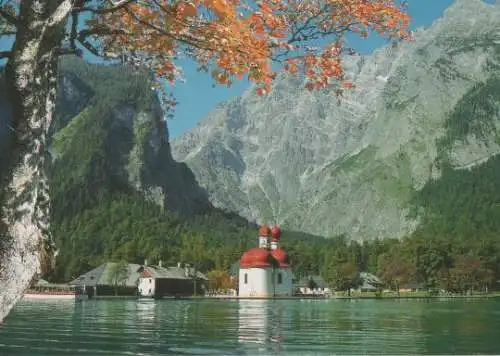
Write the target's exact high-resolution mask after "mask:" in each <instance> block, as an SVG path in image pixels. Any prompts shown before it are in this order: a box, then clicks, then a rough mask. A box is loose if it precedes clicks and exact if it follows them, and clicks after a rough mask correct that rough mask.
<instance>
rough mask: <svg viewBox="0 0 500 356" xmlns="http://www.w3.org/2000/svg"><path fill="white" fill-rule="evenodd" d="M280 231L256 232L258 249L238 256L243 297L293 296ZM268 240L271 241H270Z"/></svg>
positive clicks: (275, 229) (240, 289)
mask: <svg viewBox="0 0 500 356" xmlns="http://www.w3.org/2000/svg"><path fill="white" fill-rule="evenodd" d="M279 238H280V229H279V228H278V227H277V226H274V227H273V228H272V230H270V229H269V227H268V226H267V225H262V226H261V228H260V229H259V247H256V248H253V249H251V250H249V251H247V252H245V253H244V254H243V255H242V256H241V260H240V270H239V278H238V280H239V292H238V295H239V296H240V297H243V298H273V297H277V296H291V295H292V271H291V268H290V262H289V259H288V254H287V253H286V252H285V251H284V250H283V249H282V248H280V247H279ZM270 240H271V241H270Z"/></svg>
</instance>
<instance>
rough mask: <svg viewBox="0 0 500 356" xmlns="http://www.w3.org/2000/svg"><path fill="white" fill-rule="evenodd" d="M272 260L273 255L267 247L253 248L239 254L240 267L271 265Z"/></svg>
mask: <svg viewBox="0 0 500 356" xmlns="http://www.w3.org/2000/svg"><path fill="white" fill-rule="evenodd" d="M273 262H274V261H273V256H272V255H271V253H270V252H269V251H268V250H267V249H265V248H253V249H251V250H249V251H247V252H245V253H244V254H243V255H242V256H241V259H240V267H241V268H251V267H272V266H273Z"/></svg>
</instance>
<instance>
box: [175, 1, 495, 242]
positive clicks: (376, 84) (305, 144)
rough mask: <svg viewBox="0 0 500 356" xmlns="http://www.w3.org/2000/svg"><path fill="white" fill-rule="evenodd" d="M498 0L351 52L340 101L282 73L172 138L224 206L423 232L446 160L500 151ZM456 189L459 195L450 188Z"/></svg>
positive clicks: (372, 231) (319, 226)
mask: <svg viewBox="0 0 500 356" xmlns="http://www.w3.org/2000/svg"><path fill="white" fill-rule="evenodd" d="M499 18H500V4H498V3H497V4H495V5H492V4H486V3H485V2H483V1H481V0H457V1H456V2H455V3H454V4H453V5H452V6H451V7H450V8H449V9H447V11H446V12H445V14H444V16H443V17H442V18H441V19H439V20H437V21H436V22H435V23H434V24H433V25H432V26H430V27H429V28H427V29H425V30H419V31H417V32H416V34H415V41H413V42H411V43H407V44H404V45H402V46H399V47H397V48H395V47H393V46H389V47H385V48H381V49H379V50H377V51H375V52H374V53H373V54H372V55H370V56H351V57H347V58H345V66H346V69H347V72H348V73H349V74H350V76H351V77H352V78H353V80H354V84H355V85H356V89H355V90H353V91H352V92H350V93H349V94H347V95H346V96H345V97H344V98H343V99H342V101H341V103H340V104H339V103H338V102H337V101H336V100H335V99H334V98H333V97H332V94H331V93H328V92H309V91H308V90H305V89H304V88H303V87H304V86H303V83H304V80H303V78H300V77H288V76H282V77H281V78H280V79H279V80H278V82H277V83H276V85H275V86H274V90H273V92H272V93H271V94H269V95H268V96H267V97H265V98H264V99H262V98H259V97H257V96H256V95H255V94H254V92H253V90H249V91H248V92H246V93H245V94H244V95H243V96H242V97H239V98H237V99H234V100H230V101H228V102H225V103H223V104H221V105H219V106H218V107H217V108H216V109H215V110H213V112H212V113H210V114H209V115H208V117H207V118H205V119H204V120H203V121H202V122H201V123H200V124H199V125H198V126H197V127H196V128H194V129H193V130H192V131H190V132H188V133H186V134H185V135H183V136H182V137H180V138H179V139H176V140H174V141H173V142H172V149H173V155H174V158H175V159H177V160H179V161H182V162H185V163H187V165H188V166H189V167H190V168H191V169H192V170H193V171H194V173H195V176H196V178H197V180H198V181H199V182H200V184H201V185H202V186H203V187H204V188H205V189H206V190H207V192H208V194H209V199H210V200H211V202H212V203H213V204H214V205H215V206H218V207H223V208H226V209H230V210H232V211H234V212H237V213H239V214H241V215H242V216H244V217H246V218H248V219H250V220H257V221H276V222H278V223H280V224H282V225H283V226H286V227H287V228H291V229H298V230H302V231H306V232H310V233H315V234H320V235H326V236H332V235H336V234H339V233H346V234H347V235H349V236H350V237H352V238H356V239H370V238H375V237H387V236H394V237H401V236H403V235H406V234H409V233H411V232H413V231H414V230H415V229H416V228H417V226H419V223H420V222H421V220H422V217H423V214H424V213H425V203H424V204H423V205H421V206H420V207H421V208H422V209H417V210H416V211H417V213H416V214H413V213H412V214H409V213H410V211H414V209H412V208H413V207H414V204H413V203H412V202H414V201H415V197H416V196H418V195H419V194H420V193H421V192H422V191H423V188H424V187H426V185H428V184H430V183H431V182H435V181H436V180H439V179H440V177H441V175H442V172H443V169H445V168H450V169H452V170H458V169H466V168H467V169H472V170H473V169H475V168H477V166H478V165H480V164H483V163H484V162H485V161H487V160H488V159H489V158H490V157H492V156H494V155H496V154H497V153H498V152H500V146H499V144H500V140H499V138H500V137H499V136H498V134H497V132H498V127H499V124H500V121H499V112H500V111H499V109H500V21H498V19H499ZM448 198H449V197H448Z"/></svg>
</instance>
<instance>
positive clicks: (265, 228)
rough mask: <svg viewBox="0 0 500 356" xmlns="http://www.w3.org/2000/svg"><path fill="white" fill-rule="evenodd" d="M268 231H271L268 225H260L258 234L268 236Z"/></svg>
mask: <svg viewBox="0 0 500 356" xmlns="http://www.w3.org/2000/svg"><path fill="white" fill-rule="evenodd" d="M270 233H271V231H270V230H269V226H267V225H266V224H262V225H260V229H259V236H269V234H270Z"/></svg>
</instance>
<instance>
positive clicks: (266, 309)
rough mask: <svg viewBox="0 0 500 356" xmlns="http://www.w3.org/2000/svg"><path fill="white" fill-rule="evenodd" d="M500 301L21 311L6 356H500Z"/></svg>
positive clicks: (32, 306) (206, 303)
mask: <svg viewBox="0 0 500 356" xmlns="http://www.w3.org/2000/svg"><path fill="white" fill-rule="evenodd" d="M499 311H500V303H499V302H498V301H494V300H493V301H492V300H490V301H477V302H470V303H468V302H464V301H454V302H448V303H447V302H439V301H434V302H428V301H416V300H412V301H409V300H405V301H403V300H401V301H394V300H391V301H386V300H358V301H346V300H303V301H300V300H240V301H222V300H217V301H214V300H198V301H188V300H177V301H175V300H165V301H154V300H151V301H136V300H128V301H124V300H113V301H105V300H100V301H87V302H84V303H79V304H76V305H75V304H71V303H39V302H37V303H32V302H31V303H20V304H19V305H18V306H16V308H15V310H14V311H13V312H12V314H11V315H9V317H8V318H7V319H6V321H5V325H4V326H3V327H2V328H0V355H2V356H9V355H14V356H18V355H37V356H38V355H51V356H52V355H73V354H85V355H102V354H105V355H113V356H118V355H183V354H191V355H202V354H203V355H206V354H210V355H311V354H312V355H324V354H343V355H345V354H358V355H359V354H385V355H387V354H471V353H481V354H487V353H493V354H495V353H496V354H498V352H499V351H500V347H499V345H498V330H499V329H500V312H499Z"/></svg>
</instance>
